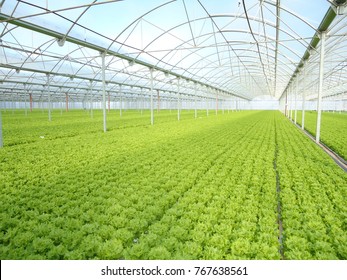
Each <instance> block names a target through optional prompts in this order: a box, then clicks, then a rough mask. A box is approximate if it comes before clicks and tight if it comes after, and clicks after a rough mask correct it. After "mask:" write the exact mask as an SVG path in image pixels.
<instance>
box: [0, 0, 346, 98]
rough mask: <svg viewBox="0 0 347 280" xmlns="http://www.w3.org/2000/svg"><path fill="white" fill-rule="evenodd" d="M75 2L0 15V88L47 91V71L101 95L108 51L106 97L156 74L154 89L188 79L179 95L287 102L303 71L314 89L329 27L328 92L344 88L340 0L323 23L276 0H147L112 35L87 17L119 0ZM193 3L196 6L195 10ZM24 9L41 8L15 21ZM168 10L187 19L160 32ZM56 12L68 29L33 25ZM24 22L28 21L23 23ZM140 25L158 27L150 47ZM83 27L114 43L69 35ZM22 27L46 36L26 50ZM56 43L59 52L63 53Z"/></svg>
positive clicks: (58, 82)
mask: <svg viewBox="0 0 347 280" xmlns="http://www.w3.org/2000/svg"><path fill="white" fill-rule="evenodd" d="M135 1H136V0H135ZM322 1H323V0H322ZM78 2H79V0H76V3H77V4H74V5H73V4H67V3H66V7H64V8H58V9H53V10H49V9H48V7H44V6H41V5H40V4H37V3H36V2H35V1H34V0H25V1H24V0H17V2H16V3H15V5H14V6H13V10H12V11H11V12H9V13H8V14H0V23H2V26H3V29H2V30H1V29H0V34H1V35H0V39H1V41H0V53H1V52H3V54H4V56H3V57H2V58H1V57H0V58H1V60H0V81H3V82H2V83H1V84H0V91H1V90H3V92H5V89H6V90H7V88H5V86H4V85H6V87H7V86H9V85H10V86H12V89H13V90H17V86H18V85H19V84H20V85H29V86H25V90H26V91H28V90H29V91H30V90H33V89H34V88H35V87H36V86H38V85H39V84H42V85H44V84H45V83H46V80H47V75H48V77H49V79H50V83H51V86H52V88H59V86H61V87H63V88H65V87H66V89H72V90H74V89H79V91H80V92H81V94H82V93H83V92H84V91H85V90H86V89H88V88H89V87H90V86H93V87H94V88H95V90H96V92H99V90H100V91H101V84H102V79H101V78H100V77H101V61H100V55H99V52H106V53H107V54H108V56H107V58H106V83H107V84H108V86H107V88H106V90H109V91H114V92H117V87H119V85H123V86H124V87H129V88H130V89H131V87H133V91H134V94H135V93H136V91H137V90H136V89H140V88H146V89H149V88H150V77H151V75H150V71H151V69H154V70H156V73H155V74H154V76H153V77H154V85H155V89H156V90H167V91H170V92H175V91H177V88H176V86H177V85H176V83H175V82H173V83H172V82H171V83H170V81H172V79H178V78H179V79H181V80H182V81H183V82H181V85H180V91H181V93H182V94H191V93H192V94H194V92H193V91H192V89H191V87H190V84H191V82H193V83H195V84H198V85H200V86H198V87H200V88H201V87H205V88H209V89H210V95H211V96H213V95H215V94H216V92H218V93H220V94H226V95H229V96H236V97H240V98H243V99H248V100H250V99H252V98H254V97H256V96H260V95H264V94H271V95H273V96H275V97H277V98H281V97H283V94H284V93H285V92H286V91H287V90H288V89H289V88H291V87H292V85H293V83H294V81H295V80H296V79H297V76H299V75H303V68H307V69H312V73H310V75H309V78H308V81H306V82H305V84H306V86H307V88H308V89H309V88H310V86H311V87H313V86H314V84H315V81H317V79H318V70H317V67H315V66H314V65H315V64H316V63H317V62H318V59H319V56H318V52H317V51H318V48H319V33H320V32H322V31H326V30H327V32H328V35H327V43H326V48H327V58H326V59H327V61H329V62H328V63H326V65H327V66H326V74H325V76H324V77H325V79H326V81H327V83H326V86H325V87H326V92H327V94H329V95H334V94H335V93H336V92H338V91H339V92H343V90H344V89H346V83H347V81H346V78H345V77H346V76H347V75H345V73H346V65H347V61H346V59H345V57H346V55H344V54H345V53H346V49H347V43H346V42H347V40H346V36H347V35H346V30H347V20H346V14H345V13H346V4H345V2H346V1H339V2H338V3H339V4H336V3H337V2H335V1H334V2H333V3H332V4H333V5H332V6H330V8H329V9H328V12H327V13H326V15H325V17H324V18H323V21H322V22H321V24H320V25H319V26H315V24H313V22H314V21H311V20H310V19H309V18H308V19H306V16H305V14H303V13H304V11H303V10H297V11H293V10H292V9H290V8H287V7H285V6H283V5H281V1H279V0H277V1H271V0H263V1H255V0H247V1H245V0H243V1H242V3H241V2H240V4H239V7H238V9H237V11H236V13H233V12H231V13H225V14H224V13H216V12H215V10H214V8H213V7H212V6H213V5H212V4H211V3H212V1H209V0H194V1H191V2H189V3H188V2H185V1H184V0H166V1H165V0H163V1H161V0H153V1H148V2H147V1H146V4H144V3H143V1H141V5H147V3H149V4H148V10H147V11H146V12H145V13H142V14H139V15H137V16H136V17H134V18H132V19H131V20H130V23H128V24H127V25H126V26H125V27H124V28H123V29H121V30H119V31H117V33H116V34H114V35H112V38H111V37H110V36H109V35H107V33H105V32H103V30H101V29H98V28H96V29H95V30H93V29H91V27H90V26H87V25H86V24H85V23H83V19H84V17H86V16H87V15H91V14H93V12H94V9H93V7H102V6H103V7H110V8H116V7H117V5H118V3H117V2H125V1H120V0H111V1H101V0H93V1H91V0H90V3H89V4H80V5H78ZM152 2H153V3H152ZM308 2H309V1H308ZM1 4H2V7H0V9H2V10H1V11H3V10H4V9H5V10H10V8H11V5H10V4H9V0H5V1H2V3H1ZM188 4H189V5H188ZM69 5H70V6H69ZM194 5H196V7H198V8H199V10H198V9H197V10H196V11H193V10H192V7H193V6H194ZM27 6H29V7H34V8H35V12H32V13H30V11H28V14H24V15H18V16H17V13H16V11H17V10H18V9H19V8H22V7H27ZM164 7H165V8H167V7H170V8H171V7H173V8H177V7H179V9H180V11H181V12H182V15H183V16H182V18H179V19H178V20H176V21H173V22H172V24H166V25H165V26H161V22H160V21H156V20H157V18H156V17H153V18H152V15H153V14H156V13H157V12H158V11H162V10H163V8H164ZM211 7H212V9H211ZM228 7H229V6H228ZM6 8H7V9H6ZM226 8H227V7H226ZM28 10H30V9H28ZM216 10H218V9H216ZM21 11H22V10H21ZM67 11H68V12H72V11H76V13H75V15H74V16H73V18H74V19H72V18H69V17H67V16H66V14H65V12H67ZM49 15H54V16H56V17H58V18H60V19H61V20H64V21H66V23H67V26H66V29H65V31H64V32H63V33H62V32H58V31H57V30H54V28H51V27H44V26H39V25H37V24H35V23H33V22H32V19H33V18H37V17H40V16H49ZM165 17H166V15H165ZM27 19H28V20H30V21H25V20H27ZM167 19H170V15H167ZM291 19H293V20H295V22H296V24H301V25H302V26H303V27H304V28H303V29H305V30H306V31H305V32H307V30H311V31H312V32H315V33H314V34H313V35H312V34H308V33H304V32H303V31H301V30H298V29H296V28H295V26H292V24H291V21H290V20H291ZM142 22H147V23H149V24H151V26H153V29H152V30H154V28H156V32H155V33H153V34H149V33H146V31H144V33H143V34H142V32H143V30H141V36H142V35H143V36H147V41H146V44H144V46H139V45H137V44H136V42H137V39H136V30H137V29H138V28H140V25H141V23H142ZM169 23H170V22H169ZM231 26H235V27H234V28H231ZM76 28H81V29H83V30H86V31H88V32H91V34H95V35H96V36H97V37H98V38H99V39H100V38H103V39H104V40H105V42H108V43H106V44H105V43H103V44H98V43H94V42H92V41H89V40H81V39H80V38H77V37H74V34H72V33H73V32H72V31H73V30H74V29H76ZM194 28H195V29H194ZM25 29H26V30H30V32H33V33H35V34H36V35H37V36H45V37H44V38H43V41H42V40H38V41H37V43H36V42H32V44H29V43H28V38H26V37H29V36H28V34H29V33H30V32H27V33H25V32H26V31H24V32H23V30H25ZM183 31H184V32H183ZM147 32H151V29H150V30H149V31H147ZM20 33H22V34H23V36H20V35H19V34H20ZM71 34H72V35H71ZM170 38H175V39H172V40H173V44H172V46H171V47H167V46H166V47H165V48H163V47H160V44H161V43H162V42H163V41H165V40H168V39H170ZM122 40H123V41H122ZM56 41H58V45H59V46H60V49H57V46H56ZM236 44H238V45H239V46H238V47H236ZM30 45H32V46H30ZM16 56H17V58H16ZM310 56H311V59H310V60H308V58H309V57H310ZM300 58H301V59H300ZM133 64H135V65H134V66H132V65H133ZM207 65H208V67H207ZM312 65H313V66H312ZM1 69H3V70H1ZM19 71H20V72H21V74H20V75H18V72H19ZM306 71H307V70H306ZM29 73H30V74H29ZM27 74H29V75H27ZM316 74H317V75H316ZM45 76H46V77H45ZM6 82H8V83H6ZM16 82H17V83H16ZM88 83H89V85H88ZM302 84H303V83H302ZM30 85H32V87H30ZM32 88H33V89H32ZM18 90H22V89H18ZM1 98H2V94H1V93H0V100H1Z"/></svg>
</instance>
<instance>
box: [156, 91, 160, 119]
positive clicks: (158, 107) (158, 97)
mask: <svg viewBox="0 0 347 280" xmlns="http://www.w3.org/2000/svg"><path fill="white" fill-rule="evenodd" d="M159 110H160V95H159V90H158V89H157V113H159Z"/></svg>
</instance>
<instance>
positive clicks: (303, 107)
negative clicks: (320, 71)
mask: <svg viewBox="0 0 347 280" xmlns="http://www.w3.org/2000/svg"><path fill="white" fill-rule="evenodd" d="M303 83H304V85H303V89H302V118H301V129H302V130H304V129H305V101H306V100H305V99H306V96H305V91H306V67H305V68H304V80H303Z"/></svg>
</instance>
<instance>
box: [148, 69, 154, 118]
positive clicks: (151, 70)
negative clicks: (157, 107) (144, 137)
mask: <svg viewBox="0 0 347 280" xmlns="http://www.w3.org/2000/svg"><path fill="white" fill-rule="evenodd" d="M149 71H150V73H151V125H154V112H153V107H154V104H153V69H152V68H150V69H149Z"/></svg>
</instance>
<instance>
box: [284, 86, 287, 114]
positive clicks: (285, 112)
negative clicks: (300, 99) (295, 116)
mask: <svg viewBox="0 0 347 280" xmlns="http://www.w3.org/2000/svg"><path fill="white" fill-rule="evenodd" d="M284 102H285V103H284V115H285V116H286V117H288V91H286V100H285V101H284Z"/></svg>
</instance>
